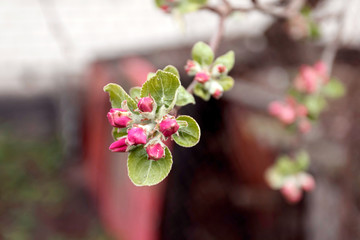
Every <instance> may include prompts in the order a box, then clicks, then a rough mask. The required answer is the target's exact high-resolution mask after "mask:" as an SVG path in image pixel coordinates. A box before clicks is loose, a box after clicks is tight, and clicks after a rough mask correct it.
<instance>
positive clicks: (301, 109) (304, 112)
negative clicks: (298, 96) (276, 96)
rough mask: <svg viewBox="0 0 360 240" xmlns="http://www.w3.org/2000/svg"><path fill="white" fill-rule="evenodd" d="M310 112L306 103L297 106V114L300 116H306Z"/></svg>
mask: <svg viewBox="0 0 360 240" xmlns="http://www.w3.org/2000/svg"><path fill="white" fill-rule="evenodd" d="M307 114H308V109H307V108H306V106H305V105H302V104H299V105H297V106H296V115H297V116H299V117H305V116H306V115H307Z"/></svg>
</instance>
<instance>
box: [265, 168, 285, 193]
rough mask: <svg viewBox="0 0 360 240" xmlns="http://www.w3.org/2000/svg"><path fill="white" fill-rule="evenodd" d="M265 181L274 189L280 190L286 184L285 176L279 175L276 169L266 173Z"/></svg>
mask: <svg viewBox="0 0 360 240" xmlns="http://www.w3.org/2000/svg"><path fill="white" fill-rule="evenodd" d="M265 180H266V181H267V183H268V184H269V185H270V187H271V188H272V189H280V188H281V187H282V185H283V184H284V176H282V175H281V174H279V172H277V171H276V169H275V168H274V167H271V168H268V169H267V170H266V172H265Z"/></svg>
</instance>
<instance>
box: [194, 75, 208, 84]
mask: <svg viewBox="0 0 360 240" xmlns="http://www.w3.org/2000/svg"><path fill="white" fill-rule="evenodd" d="M209 79H210V76H209V74H208V73H206V72H198V73H196V75H195V81H198V82H199V83H206V82H207V81H209Z"/></svg>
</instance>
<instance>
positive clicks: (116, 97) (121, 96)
mask: <svg viewBox="0 0 360 240" xmlns="http://www.w3.org/2000/svg"><path fill="white" fill-rule="evenodd" d="M104 91H105V92H108V93H109V96H110V102H111V106H112V107H113V108H121V103H122V102H123V101H124V100H126V102H127V105H128V107H129V109H130V110H131V111H134V110H135V109H136V108H137V105H136V102H135V101H134V99H132V98H131V97H130V96H129V95H128V94H127V93H126V92H125V90H124V89H123V88H122V87H120V86H119V85H117V84H115V83H109V84H108V85H106V86H105V87H104Z"/></svg>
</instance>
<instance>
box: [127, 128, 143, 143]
mask: <svg viewBox="0 0 360 240" xmlns="http://www.w3.org/2000/svg"><path fill="white" fill-rule="evenodd" d="M146 141H147V136H146V133H145V130H144V129H142V128H140V127H133V128H131V129H129V130H128V137H127V143H128V144H129V145H138V144H145V143H146Z"/></svg>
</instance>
